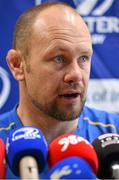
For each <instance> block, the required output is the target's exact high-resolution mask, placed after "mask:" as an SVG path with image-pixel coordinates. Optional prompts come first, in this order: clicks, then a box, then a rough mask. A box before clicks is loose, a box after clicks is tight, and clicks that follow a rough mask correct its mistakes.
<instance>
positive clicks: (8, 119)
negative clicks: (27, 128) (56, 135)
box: [0, 106, 119, 179]
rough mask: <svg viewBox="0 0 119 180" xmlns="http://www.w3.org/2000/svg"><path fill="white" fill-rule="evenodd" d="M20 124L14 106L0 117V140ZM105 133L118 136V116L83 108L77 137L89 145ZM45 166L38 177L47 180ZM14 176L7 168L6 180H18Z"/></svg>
mask: <svg viewBox="0 0 119 180" xmlns="http://www.w3.org/2000/svg"><path fill="white" fill-rule="evenodd" d="M22 126H23V125H22V122H21V120H20V119H19V117H18V115H17V112H16V106H15V107H14V109H12V110H11V111H9V112H7V113H5V114H3V115H0V138H2V139H3V140H4V142H5V143H6V139H7V137H8V136H9V132H10V130H11V129H14V128H20V127H22ZM105 133H117V134H119V115H118V114H113V113H108V112H105V111H100V110H97V109H93V108H89V107H86V106H85V107H84V109H83V111H82V113H81V115H80V117H79V121H78V127H77V130H76V131H75V134H76V135H79V136H81V137H83V138H85V139H87V140H88V141H89V142H90V143H92V141H93V140H94V139H95V138H97V137H98V136H100V135H101V134H105ZM47 171H48V168H47V165H46V168H45V169H44V171H43V172H42V173H41V174H40V175H39V178H40V179H47V178H48V177H47ZM19 178H20V177H17V176H15V175H14V174H13V173H12V172H11V170H10V169H9V166H8V167H7V174H6V179H19Z"/></svg>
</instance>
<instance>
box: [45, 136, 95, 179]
mask: <svg viewBox="0 0 119 180" xmlns="http://www.w3.org/2000/svg"><path fill="white" fill-rule="evenodd" d="M48 164H49V167H50V168H51V170H50V178H51V179H52V178H53V177H56V176H59V179H63V178H65V179H71V178H72V177H73V178H75V179H83V178H85V177H86V178H87V179H94V178H95V179H96V176H95V175H94V174H96V173H97V170H98V160H97V155H96V152H95V150H94V148H93V146H92V145H91V144H89V142H88V141H87V140H85V139H84V138H82V137H79V136H76V135H74V134H63V135H61V136H59V137H58V138H56V139H55V140H54V141H52V142H51V144H50V145H49V153H48ZM76 167H77V168H76Z"/></svg>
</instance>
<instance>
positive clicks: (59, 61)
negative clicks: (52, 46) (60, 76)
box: [54, 56, 64, 64]
mask: <svg viewBox="0 0 119 180" xmlns="http://www.w3.org/2000/svg"><path fill="white" fill-rule="evenodd" d="M54 60H55V62H56V63H59V64H60V63H63V62H64V57H63V56H56V57H55V58H54Z"/></svg>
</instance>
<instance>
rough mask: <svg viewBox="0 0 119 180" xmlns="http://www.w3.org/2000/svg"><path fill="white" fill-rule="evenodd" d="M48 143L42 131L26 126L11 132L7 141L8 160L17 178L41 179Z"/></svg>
mask: <svg viewBox="0 0 119 180" xmlns="http://www.w3.org/2000/svg"><path fill="white" fill-rule="evenodd" d="M47 152H48V148H47V143H46V140H45V137H44V135H43V133H42V132H41V131H40V129H37V128H34V127H30V126H25V127H22V128H17V129H15V130H11V131H10V134H9V138H8V140H7V159H8V163H9V166H10V168H11V170H12V171H13V173H14V174H15V175H16V176H20V177H21V178H22V179H33V178H34V179H39V173H40V172H42V170H43V169H44V167H45V164H46V160H47Z"/></svg>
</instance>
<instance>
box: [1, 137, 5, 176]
mask: <svg viewBox="0 0 119 180" xmlns="http://www.w3.org/2000/svg"><path fill="white" fill-rule="evenodd" d="M5 157H6V148H5V144H4V142H3V140H2V139H0V179H5V175H6V162H5Z"/></svg>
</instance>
